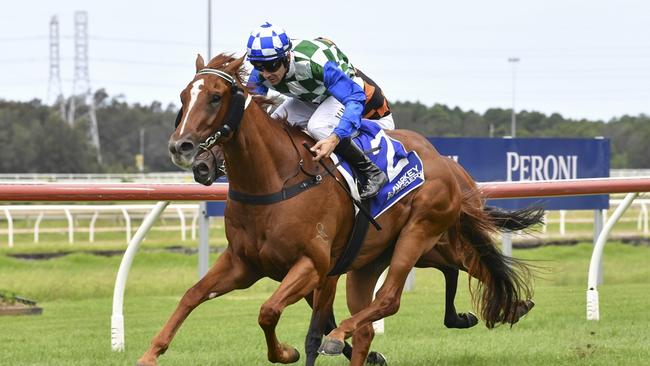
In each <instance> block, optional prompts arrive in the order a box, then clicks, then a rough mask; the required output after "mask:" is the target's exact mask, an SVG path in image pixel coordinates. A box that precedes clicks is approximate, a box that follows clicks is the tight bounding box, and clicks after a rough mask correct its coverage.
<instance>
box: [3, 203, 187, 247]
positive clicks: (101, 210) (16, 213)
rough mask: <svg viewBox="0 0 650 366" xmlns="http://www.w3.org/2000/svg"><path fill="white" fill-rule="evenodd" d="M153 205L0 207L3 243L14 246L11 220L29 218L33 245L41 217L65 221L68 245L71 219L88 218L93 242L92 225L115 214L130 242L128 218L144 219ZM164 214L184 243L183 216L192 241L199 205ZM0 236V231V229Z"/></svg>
mask: <svg viewBox="0 0 650 366" xmlns="http://www.w3.org/2000/svg"><path fill="white" fill-rule="evenodd" d="M154 206H155V205H153V204H129V205H124V204H122V205H7V206H0V211H1V212H3V213H4V217H5V219H6V220H7V230H6V234H7V240H8V245H9V247H13V246H14V236H15V235H16V233H17V231H18V230H16V229H15V228H14V221H15V220H16V219H18V218H20V219H25V220H29V219H33V218H35V220H34V226H33V233H34V243H38V242H39V237H40V233H41V231H42V230H41V222H42V221H43V219H45V218H55V219H60V218H62V217H65V220H66V221H67V224H68V225H67V232H68V242H69V243H70V244H72V243H74V234H75V221H76V220H75V218H78V217H80V216H82V215H84V217H85V218H89V219H90V223H89V226H88V233H89V234H88V235H89V241H90V242H91V243H92V242H94V241H95V232H96V223H97V219H98V218H99V217H100V214H102V215H107V214H110V215H111V217H115V215H119V216H120V217H122V218H123V219H124V227H123V230H124V232H125V236H126V243H128V242H129V241H131V235H132V233H133V229H132V225H131V222H132V219H134V218H136V217H137V218H144V216H145V215H146V214H147V213H149V212H150V211H151V210H152V209H153V208H154ZM164 214H167V215H174V216H175V217H177V218H178V220H179V222H180V232H181V240H183V241H185V240H187V217H188V216H189V217H191V233H192V239H196V226H197V221H198V218H199V204H197V203H192V204H172V205H169V206H167V208H166V210H165V212H164ZM0 233H2V230H0Z"/></svg>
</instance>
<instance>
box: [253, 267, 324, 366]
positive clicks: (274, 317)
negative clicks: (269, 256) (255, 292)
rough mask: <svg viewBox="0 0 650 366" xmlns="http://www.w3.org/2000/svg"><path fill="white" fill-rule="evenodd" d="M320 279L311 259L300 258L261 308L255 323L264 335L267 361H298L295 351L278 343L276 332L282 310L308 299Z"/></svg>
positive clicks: (297, 354)
mask: <svg viewBox="0 0 650 366" xmlns="http://www.w3.org/2000/svg"><path fill="white" fill-rule="evenodd" d="M319 279H320V278H319V275H318V272H317V271H316V267H315V266H314V262H313V261H312V260H311V258H308V257H302V258H301V259H299V260H298V261H297V262H296V264H294V266H293V267H291V269H290V270H289V272H288V273H287V275H286V276H285V277H284V279H283V280H282V282H281V283H280V286H279V287H278V289H277V290H275V292H274V293H273V295H271V297H270V298H269V299H268V300H266V302H265V303H264V304H262V307H261V309H260V314H259V318H258V323H259V325H260V327H261V328H262V330H263V331H264V336H265V338H266V346H267V349H268V359H269V361H271V362H273V363H277V362H279V363H292V362H296V361H298V359H299V358H300V353H299V352H298V350H296V349H295V348H293V347H291V346H288V345H286V344H283V343H280V342H279V341H278V338H277V336H276V333H275V328H276V326H277V324H278V321H279V320H280V316H281V315H282V311H283V310H284V308H285V307H287V306H288V305H291V304H293V303H295V302H296V301H298V300H300V299H302V298H303V297H305V296H307V294H309V293H310V292H311V291H313V290H314V288H316V285H317V284H318V281H319Z"/></svg>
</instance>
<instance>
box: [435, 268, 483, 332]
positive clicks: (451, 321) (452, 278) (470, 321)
mask: <svg viewBox="0 0 650 366" xmlns="http://www.w3.org/2000/svg"><path fill="white" fill-rule="evenodd" d="M436 268H438V269H439V270H440V271H441V272H442V274H443V275H445V326H446V327H447V328H457V329H465V328H471V327H473V326H475V325H476V324H477V323H478V318H476V315H474V314H472V313H471V312H470V313H457V312H456V305H455V304H454V300H455V299H456V289H457V288H458V269H456V268H451V267H436Z"/></svg>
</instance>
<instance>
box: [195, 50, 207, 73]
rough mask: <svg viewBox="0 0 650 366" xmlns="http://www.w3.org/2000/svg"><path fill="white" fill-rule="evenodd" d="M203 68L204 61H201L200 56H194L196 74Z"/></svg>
mask: <svg viewBox="0 0 650 366" xmlns="http://www.w3.org/2000/svg"><path fill="white" fill-rule="evenodd" d="M204 67H205V61H203V56H201V54H200V53H199V54H197V55H196V72H199V71H200V70H202V69H203V68H204Z"/></svg>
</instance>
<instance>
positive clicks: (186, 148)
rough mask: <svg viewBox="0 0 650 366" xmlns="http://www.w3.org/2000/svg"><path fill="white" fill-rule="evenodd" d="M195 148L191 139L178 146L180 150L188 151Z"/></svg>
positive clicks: (181, 151)
mask: <svg viewBox="0 0 650 366" xmlns="http://www.w3.org/2000/svg"><path fill="white" fill-rule="evenodd" d="M192 150H194V144H193V143H192V142H191V141H183V142H181V144H180V146H179V147H178V152H180V153H187V152H190V151H192Z"/></svg>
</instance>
